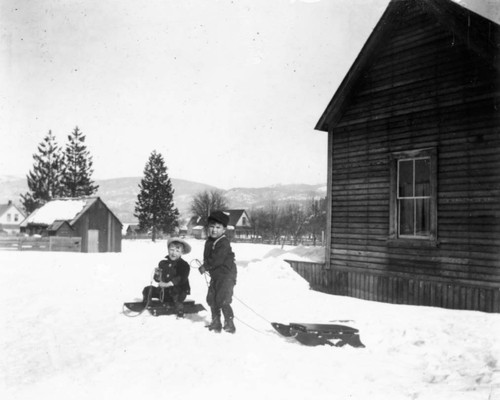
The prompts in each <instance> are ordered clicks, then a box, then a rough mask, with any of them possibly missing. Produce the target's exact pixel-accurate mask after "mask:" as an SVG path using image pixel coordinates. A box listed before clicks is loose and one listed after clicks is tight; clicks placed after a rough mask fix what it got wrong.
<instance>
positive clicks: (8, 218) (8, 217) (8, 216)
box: [7, 214, 12, 222]
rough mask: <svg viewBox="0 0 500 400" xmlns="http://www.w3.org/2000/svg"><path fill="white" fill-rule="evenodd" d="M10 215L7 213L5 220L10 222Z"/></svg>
mask: <svg viewBox="0 0 500 400" xmlns="http://www.w3.org/2000/svg"><path fill="white" fill-rule="evenodd" d="M11 218H12V216H11V215H10V214H7V222H10V220H11Z"/></svg>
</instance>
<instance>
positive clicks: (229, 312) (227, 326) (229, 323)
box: [222, 304, 236, 333]
mask: <svg viewBox="0 0 500 400" xmlns="http://www.w3.org/2000/svg"><path fill="white" fill-rule="evenodd" d="M222 314H224V330H225V331H226V332H229V333H234V332H236V328H235V326H234V321H233V319H234V314H233V309H232V308H231V306H230V305H229V304H224V305H223V306H222Z"/></svg>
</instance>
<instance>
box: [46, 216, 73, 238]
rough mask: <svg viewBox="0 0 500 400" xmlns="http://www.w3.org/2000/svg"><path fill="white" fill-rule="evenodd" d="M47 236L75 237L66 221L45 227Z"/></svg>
mask: <svg viewBox="0 0 500 400" xmlns="http://www.w3.org/2000/svg"><path fill="white" fill-rule="evenodd" d="M47 233H48V236H59V237H73V236H77V235H76V234H75V230H74V229H73V228H72V227H71V225H70V224H69V222H68V221H61V220H56V221H54V222H53V223H52V224H50V225H49V226H48V227H47Z"/></svg>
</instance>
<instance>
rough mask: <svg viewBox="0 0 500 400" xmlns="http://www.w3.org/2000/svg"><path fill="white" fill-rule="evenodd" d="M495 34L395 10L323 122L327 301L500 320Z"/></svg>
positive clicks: (400, 6)
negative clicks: (472, 313)
mask: <svg viewBox="0 0 500 400" xmlns="http://www.w3.org/2000/svg"><path fill="white" fill-rule="evenodd" d="M499 58H500V26H499V25H498V23H496V22H494V21H491V20H489V19H488V18H484V17H482V16H480V15H478V14H476V13H474V12H472V11H470V10H469V9H467V8H465V7H463V6H461V5H459V4H457V3H456V2H454V1H450V0H418V1H417V0H392V1H391V2H390V3H389V5H388V7H387V9H386V11H385V13H384V14H383V16H382V18H381V20H380V21H379V23H378V24H377V26H376V27H375V29H374V31H373V33H372V34H371V36H370V37H369V39H368V41H367V42H366V44H365V46H364V47H363V49H362V50H361V52H360V54H359V56H358V57H357V59H356V60H355V62H354V64H353V66H352V67H351V69H350V70H349V72H348V73H347V75H346V77H345V78H344V80H343V82H342V83H341V85H340V87H339V89H338V90H337V92H336V93H335V95H334V96H333V98H332V100H331V102H330V104H329V105H328V106H327V108H326V110H325V111H324V113H323V115H322V116H321V118H320V120H319V122H318V124H317V126H316V129H318V130H321V131H325V132H328V175H327V176H328V203H329V204H328V209H327V210H328V219H327V224H328V225H327V227H328V229H327V235H328V238H327V239H328V240H327V253H326V261H327V263H326V267H325V266H323V267H319V269H318V272H317V282H318V283H319V284H320V286H322V288H323V289H324V290H327V291H328V292H330V293H333V294H340V295H348V296H354V297H359V298H363V299H369V300H376V301H385V302H390V303H403V304H420V305H429V306H438V307H445V308H459V309H473V310H482V311H494V312H500V236H499V233H500V174H499V171H500V169H499V168H500V164H499V160H500V158H499V155H500V129H499V127H500V111H499V104H500V91H499V85H498V83H499V82H500V74H499V71H500V63H499Z"/></svg>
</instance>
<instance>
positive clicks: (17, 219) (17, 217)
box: [14, 214, 19, 222]
mask: <svg viewBox="0 0 500 400" xmlns="http://www.w3.org/2000/svg"><path fill="white" fill-rule="evenodd" d="M14 221H15V222H18V221H19V214H14Z"/></svg>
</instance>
